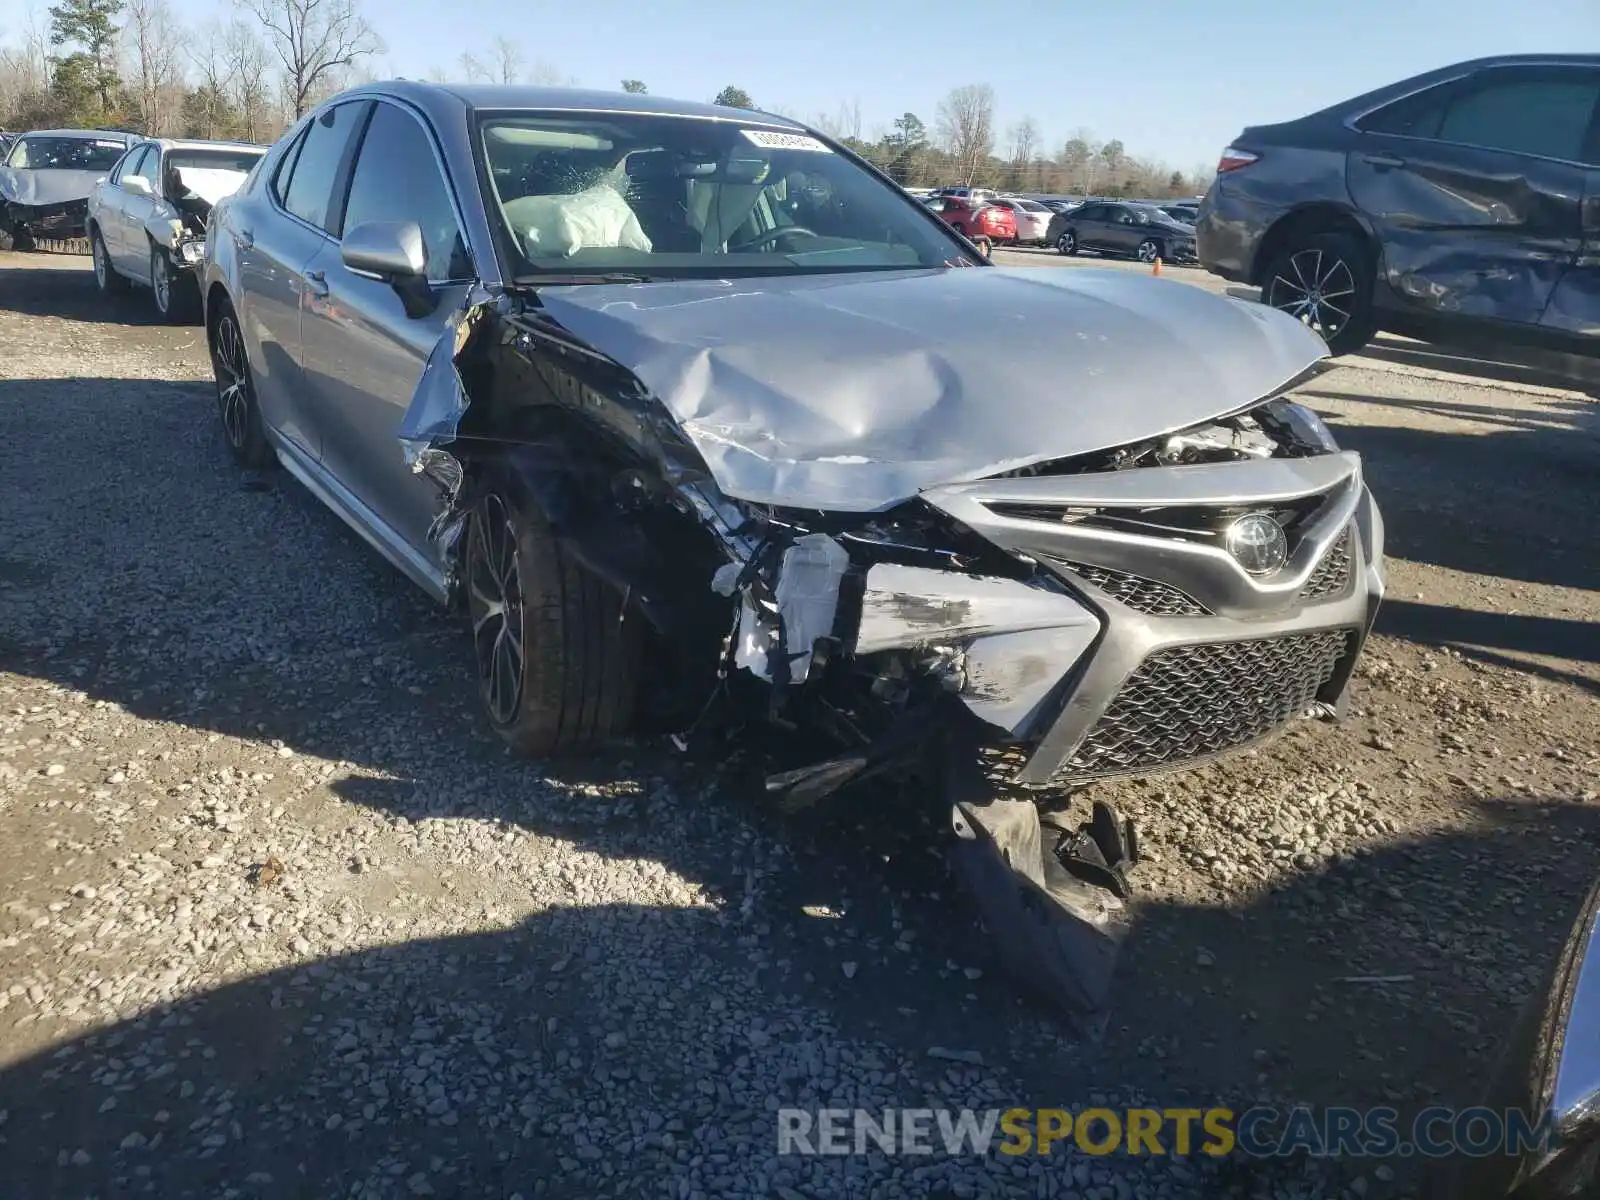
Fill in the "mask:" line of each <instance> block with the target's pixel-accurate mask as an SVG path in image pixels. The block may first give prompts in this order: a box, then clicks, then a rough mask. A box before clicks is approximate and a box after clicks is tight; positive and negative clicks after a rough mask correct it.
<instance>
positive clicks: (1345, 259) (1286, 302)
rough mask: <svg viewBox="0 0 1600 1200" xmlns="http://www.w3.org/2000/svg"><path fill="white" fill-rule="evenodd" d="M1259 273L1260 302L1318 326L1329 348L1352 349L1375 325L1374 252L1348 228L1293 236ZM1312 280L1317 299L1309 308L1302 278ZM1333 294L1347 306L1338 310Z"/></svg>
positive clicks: (1335, 351) (1334, 350)
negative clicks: (1373, 290) (1342, 231)
mask: <svg viewBox="0 0 1600 1200" xmlns="http://www.w3.org/2000/svg"><path fill="white" fill-rule="evenodd" d="M1261 278H1262V285H1261V302H1262V303H1263V304H1266V305H1269V306H1270V307H1272V308H1276V309H1280V310H1282V311H1283V312H1287V313H1289V314H1290V315H1291V316H1294V317H1297V318H1299V320H1300V321H1301V322H1303V323H1304V324H1306V325H1307V326H1309V327H1310V328H1312V329H1314V330H1316V332H1317V333H1319V334H1321V335H1322V340H1323V341H1325V342H1327V343H1328V350H1329V351H1330V352H1331V353H1333V354H1353V353H1355V352H1356V351H1357V350H1359V349H1361V347H1363V346H1365V345H1366V344H1367V343H1368V342H1370V341H1371V340H1372V336H1373V334H1375V333H1377V331H1378V322H1377V314H1376V312H1375V311H1374V309H1373V305H1372V287H1373V270H1372V258H1371V255H1370V254H1369V253H1368V252H1367V247H1366V246H1365V245H1364V244H1363V243H1362V241H1361V240H1360V239H1359V238H1357V237H1355V236H1354V235H1352V234H1348V233H1338V232H1335V231H1331V230H1330V231H1328V232H1326V233H1316V234H1312V235H1310V236H1308V237H1302V238H1300V239H1297V240H1296V241H1295V242H1293V243H1291V244H1290V245H1288V246H1286V247H1285V248H1284V249H1282V250H1280V251H1279V252H1278V253H1277V254H1276V255H1275V256H1274V257H1273V259H1272V261H1271V262H1269V263H1268V264H1267V269H1266V271H1264V272H1263V273H1262V276H1261ZM1312 281H1316V286H1314V287H1313V288H1312V289H1311V292H1314V293H1315V300H1314V301H1313V302H1312V305H1311V307H1310V308H1309V309H1308V308H1307V307H1306V300H1307V296H1308V294H1309V293H1308V291H1307V289H1306V288H1305V287H1302V283H1311V282H1312ZM1334 300H1337V301H1339V302H1340V304H1345V303H1347V304H1348V305H1349V308H1348V309H1343V310H1341V309H1340V308H1339V306H1338V305H1335V304H1333V303H1332V301H1334Z"/></svg>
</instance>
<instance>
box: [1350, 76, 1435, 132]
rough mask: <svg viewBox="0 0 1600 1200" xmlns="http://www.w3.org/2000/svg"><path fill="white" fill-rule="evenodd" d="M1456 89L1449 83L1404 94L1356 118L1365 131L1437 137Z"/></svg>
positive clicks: (1360, 128)
mask: <svg viewBox="0 0 1600 1200" xmlns="http://www.w3.org/2000/svg"><path fill="white" fill-rule="evenodd" d="M1453 92H1454V89H1452V88H1451V87H1449V86H1448V85H1446V86H1442V87H1434V88H1429V89H1428V90H1427V91H1425V92H1418V93H1417V94H1416V95H1414V96H1404V97H1402V98H1401V99H1399V100H1396V101H1395V102H1394V103H1393V104H1386V105H1384V106H1383V107H1382V108H1380V109H1378V111H1377V112H1372V113H1368V114H1367V115H1366V116H1364V117H1362V118H1361V119H1360V120H1359V121H1357V122H1356V128H1357V129H1359V130H1361V131H1362V132H1363V133H1390V134H1398V135H1399V136H1402V137H1420V138H1436V137H1438V136H1439V124H1440V122H1442V121H1443V120H1444V112H1445V109H1446V108H1448V107H1449V106H1450V97H1451V95H1452V94H1453Z"/></svg>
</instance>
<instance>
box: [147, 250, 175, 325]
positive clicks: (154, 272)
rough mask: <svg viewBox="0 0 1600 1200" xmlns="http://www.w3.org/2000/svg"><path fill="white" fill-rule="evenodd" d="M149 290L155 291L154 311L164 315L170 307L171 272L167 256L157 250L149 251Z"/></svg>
mask: <svg viewBox="0 0 1600 1200" xmlns="http://www.w3.org/2000/svg"><path fill="white" fill-rule="evenodd" d="M150 290H151V291H152V292H154V293H155V297H156V311H157V312H159V313H160V314H161V315H162V316H166V315H167V312H168V310H169V309H170V308H171V307H172V273H171V272H170V271H169V270H168V269H167V256H166V255H164V254H162V253H161V251H159V250H152V251H151V252H150Z"/></svg>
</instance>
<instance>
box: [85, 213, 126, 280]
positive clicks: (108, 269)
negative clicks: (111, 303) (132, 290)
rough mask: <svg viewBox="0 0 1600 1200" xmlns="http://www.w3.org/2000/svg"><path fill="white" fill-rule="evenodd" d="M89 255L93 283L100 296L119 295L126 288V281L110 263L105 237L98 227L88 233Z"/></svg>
mask: <svg viewBox="0 0 1600 1200" xmlns="http://www.w3.org/2000/svg"><path fill="white" fill-rule="evenodd" d="M89 257H90V258H91V259H92V260H93V262H94V285H95V287H97V288H99V289H100V294H101V295H102V296H120V295H121V294H122V293H123V292H125V291H127V290H128V281H127V280H126V279H124V278H123V277H122V276H121V275H118V274H117V269H116V268H115V267H113V266H112V265H111V255H110V254H108V253H106V243H105V239H104V238H103V237H101V236H100V231H99V230H98V229H97V230H95V231H94V232H93V233H91V234H90V235H89Z"/></svg>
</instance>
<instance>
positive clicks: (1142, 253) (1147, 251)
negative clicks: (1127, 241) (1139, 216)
mask: <svg viewBox="0 0 1600 1200" xmlns="http://www.w3.org/2000/svg"><path fill="white" fill-rule="evenodd" d="M1138 253H1139V261H1140V262H1142V263H1153V262H1155V260H1156V259H1158V258H1160V257H1161V243H1160V242H1158V241H1156V240H1155V238H1145V240H1144V241H1142V242H1140V243H1139V252H1138Z"/></svg>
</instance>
